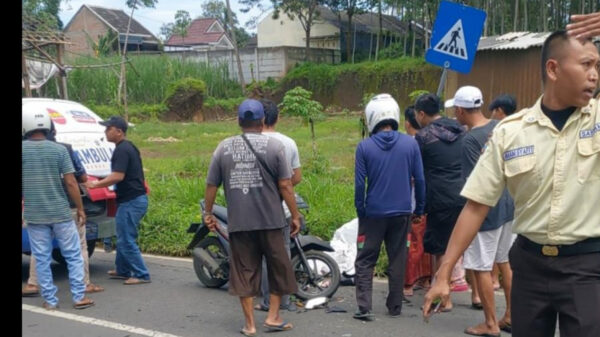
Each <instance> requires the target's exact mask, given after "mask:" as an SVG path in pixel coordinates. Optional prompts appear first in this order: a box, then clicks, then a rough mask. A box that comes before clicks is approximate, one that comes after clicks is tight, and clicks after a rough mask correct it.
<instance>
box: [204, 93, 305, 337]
mask: <svg viewBox="0 0 600 337" xmlns="http://www.w3.org/2000/svg"><path fill="white" fill-rule="evenodd" d="M263 119H264V109H263V106H262V104H261V103H260V102H259V101H257V100H253V99H247V100H245V101H244V102H242V104H240V106H239V108H238V121H239V125H240V127H241V128H242V132H243V134H242V135H241V136H234V137H230V138H227V139H225V140H224V141H222V142H221V143H220V144H219V145H218V146H217V149H216V150H215V152H214V153H213V157H212V160H211V163H210V167H209V171H208V176H207V178H206V194H205V200H206V205H205V213H204V214H203V217H204V222H205V223H206V225H207V226H208V228H209V229H210V230H211V231H215V229H216V226H217V221H216V219H215V218H214V216H213V215H212V208H213V205H214V201H215V198H216V194H217V189H218V187H219V186H220V185H221V184H222V185H223V187H224V190H225V198H226V199H227V206H228V207H227V218H228V220H229V223H228V225H229V227H228V230H229V239H230V245H231V264H230V267H231V270H230V279H229V293H230V294H232V295H235V296H239V297H240V303H241V305H242V310H243V312H244V316H245V319H246V322H245V325H244V327H243V328H242V331H241V332H242V333H243V334H244V335H247V336H250V335H254V334H255V333H256V326H255V324H254V313H253V305H252V304H253V303H252V298H253V297H256V296H258V295H259V294H260V278H261V261H262V258H263V256H264V257H265V258H266V260H267V269H268V273H269V284H270V286H271V295H270V303H271V304H272V305H271V307H270V309H269V313H268V314H267V318H266V320H265V323H264V326H265V327H267V328H268V329H271V330H276V331H281V330H290V329H292V324H290V323H288V322H285V321H283V319H282V318H281V317H280V316H279V305H280V303H281V296H282V295H287V294H291V293H294V292H296V291H297V286H296V281H295V277H294V273H293V271H292V265H291V262H290V259H289V257H288V255H287V253H286V250H285V245H284V238H283V235H282V230H283V228H284V227H286V226H287V224H286V222H285V218H284V213H283V209H282V207H281V197H283V199H284V200H285V202H286V204H287V206H288V207H289V209H290V212H291V215H292V222H291V225H290V226H291V235H295V234H296V233H298V231H299V230H300V213H299V212H298V209H297V207H296V201H295V198H294V188H293V186H292V181H291V179H290V178H291V176H292V170H291V167H290V165H289V163H288V161H287V160H286V157H285V150H284V146H283V144H281V142H280V141H278V140H277V139H274V138H270V137H269V136H266V135H263V134H261V132H262V129H263Z"/></svg>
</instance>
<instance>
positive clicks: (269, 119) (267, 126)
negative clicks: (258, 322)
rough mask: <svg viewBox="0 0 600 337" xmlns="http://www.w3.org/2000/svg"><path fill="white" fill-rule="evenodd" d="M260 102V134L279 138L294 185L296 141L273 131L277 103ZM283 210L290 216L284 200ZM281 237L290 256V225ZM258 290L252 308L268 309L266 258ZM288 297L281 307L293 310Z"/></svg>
mask: <svg viewBox="0 0 600 337" xmlns="http://www.w3.org/2000/svg"><path fill="white" fill-rule="evenodd" d="M260 102H261V103H262V105H263V109H264V111H265V122H264V127H263V131H262V134H263V135H267V136H269V137H272V138H275V139H277V140H279V141H280V142H281V143H282V144H283V147H284V151H285V158H286V160H287V161H288V163H289V164H290V165H291V167H292V171H293V172H292V185H294V186H296V185H298V183H300V181H301V180H302V170H301V168H300V155H299V154H298V146H296V142H295V141H294V140H293V139H292V138H290V137H288V136H286V135H284V134H282V133H280V132H277V131H275V125H276V124H277V122H278V121H279V110H278V109H277V105H275V103H274V102H273V101H271V100H268V99H261V100H260ZM282 206H283V212H284V213H285V217H286V219H287V218H288V217H289V216H290V211H289V209H288V208H287V206H286V205H285V202H284V203H283V204H282ZM283 238H284V240H285V249H286V250H287V253H288V256H290V257H291V252H290V227H289V226H286V227H284V230H283ZM260 292H261V294H262V300H261V301H260V303H258V304H257V305H256V306H254V309H256V310H263V311H268V310H269V278H268V273H267V264H266V260H265V259H263V263H262V279H261V282H260ZM290 304H291V303H290V297H289V296H287V295H286V296H283V297H282V298H281V309H288V310H290V311H294V310H295V308H296V307H295V305H292V306H290Z"/></svg>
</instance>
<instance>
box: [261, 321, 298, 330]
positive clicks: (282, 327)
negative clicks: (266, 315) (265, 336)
mask: <svg viewBox="0 0 600 337" xmlns="http://www.w3.org/2000/svg"><path fill="white" fill-rule="evenodd" d="M263 326H264V327H265V328H267V332H275V331H288V330H292V328H294V326H293V325H292V324H291V323H288V322H286V321H283V322H282V323H281V324H279V325H272V324H267V322H265V324H263Z"/></svg>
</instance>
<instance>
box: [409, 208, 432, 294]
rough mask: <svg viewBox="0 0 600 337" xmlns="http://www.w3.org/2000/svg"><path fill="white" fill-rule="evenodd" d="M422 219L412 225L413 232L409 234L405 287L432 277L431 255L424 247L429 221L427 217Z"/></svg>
mask: <svg viewBox="0 0 600 337" xmlns="http://www.w3.org/2000/svg"><path fill="white" fill-rule="evenodd" d="M421 219H422V220H421V221H420V222H417V223H412V224H411V230H410V232H409V233H408V241H409V242H410V243H409V247H408V258H407V261H406V274H405V276H404V285H406V286H411V285H413V284H415V282H417V281H418V280H420V279H423V278H429V277H431V255H430V254H428V253H425V248H424V247H423V236H424V235H425V226H426V223H427V219H426V217H425V216H423V217H422V218H421Z"/></svg>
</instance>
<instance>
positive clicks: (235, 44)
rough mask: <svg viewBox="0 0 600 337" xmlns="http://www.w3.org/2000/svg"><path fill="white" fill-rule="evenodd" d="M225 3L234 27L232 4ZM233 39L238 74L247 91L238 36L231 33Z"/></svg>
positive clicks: (243, 87) (243, 90) (227, 0)
mask: <svg viewBox="0 0 600 337" xmlns="http://www.w3.org/2000/svg"><path fill="white" fill-rule="evenodd" d="M225 1H226V2H225V4H226V5H227V18H228V19H229V20H228V22H229V25H230V26H231V27H234V24H233V12H232V11H231V5H230V4H229V0H225ZM231 39H232V40H233V49H234V51H235V58H236V61H237V66H238V76H239V79H240V84H241V85H242V92H244V93H245V92H246V81H244V73H243V72H242V60H240V50H239V48H238V44H237V37H236V36H235V34H231Z"/></svg>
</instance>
